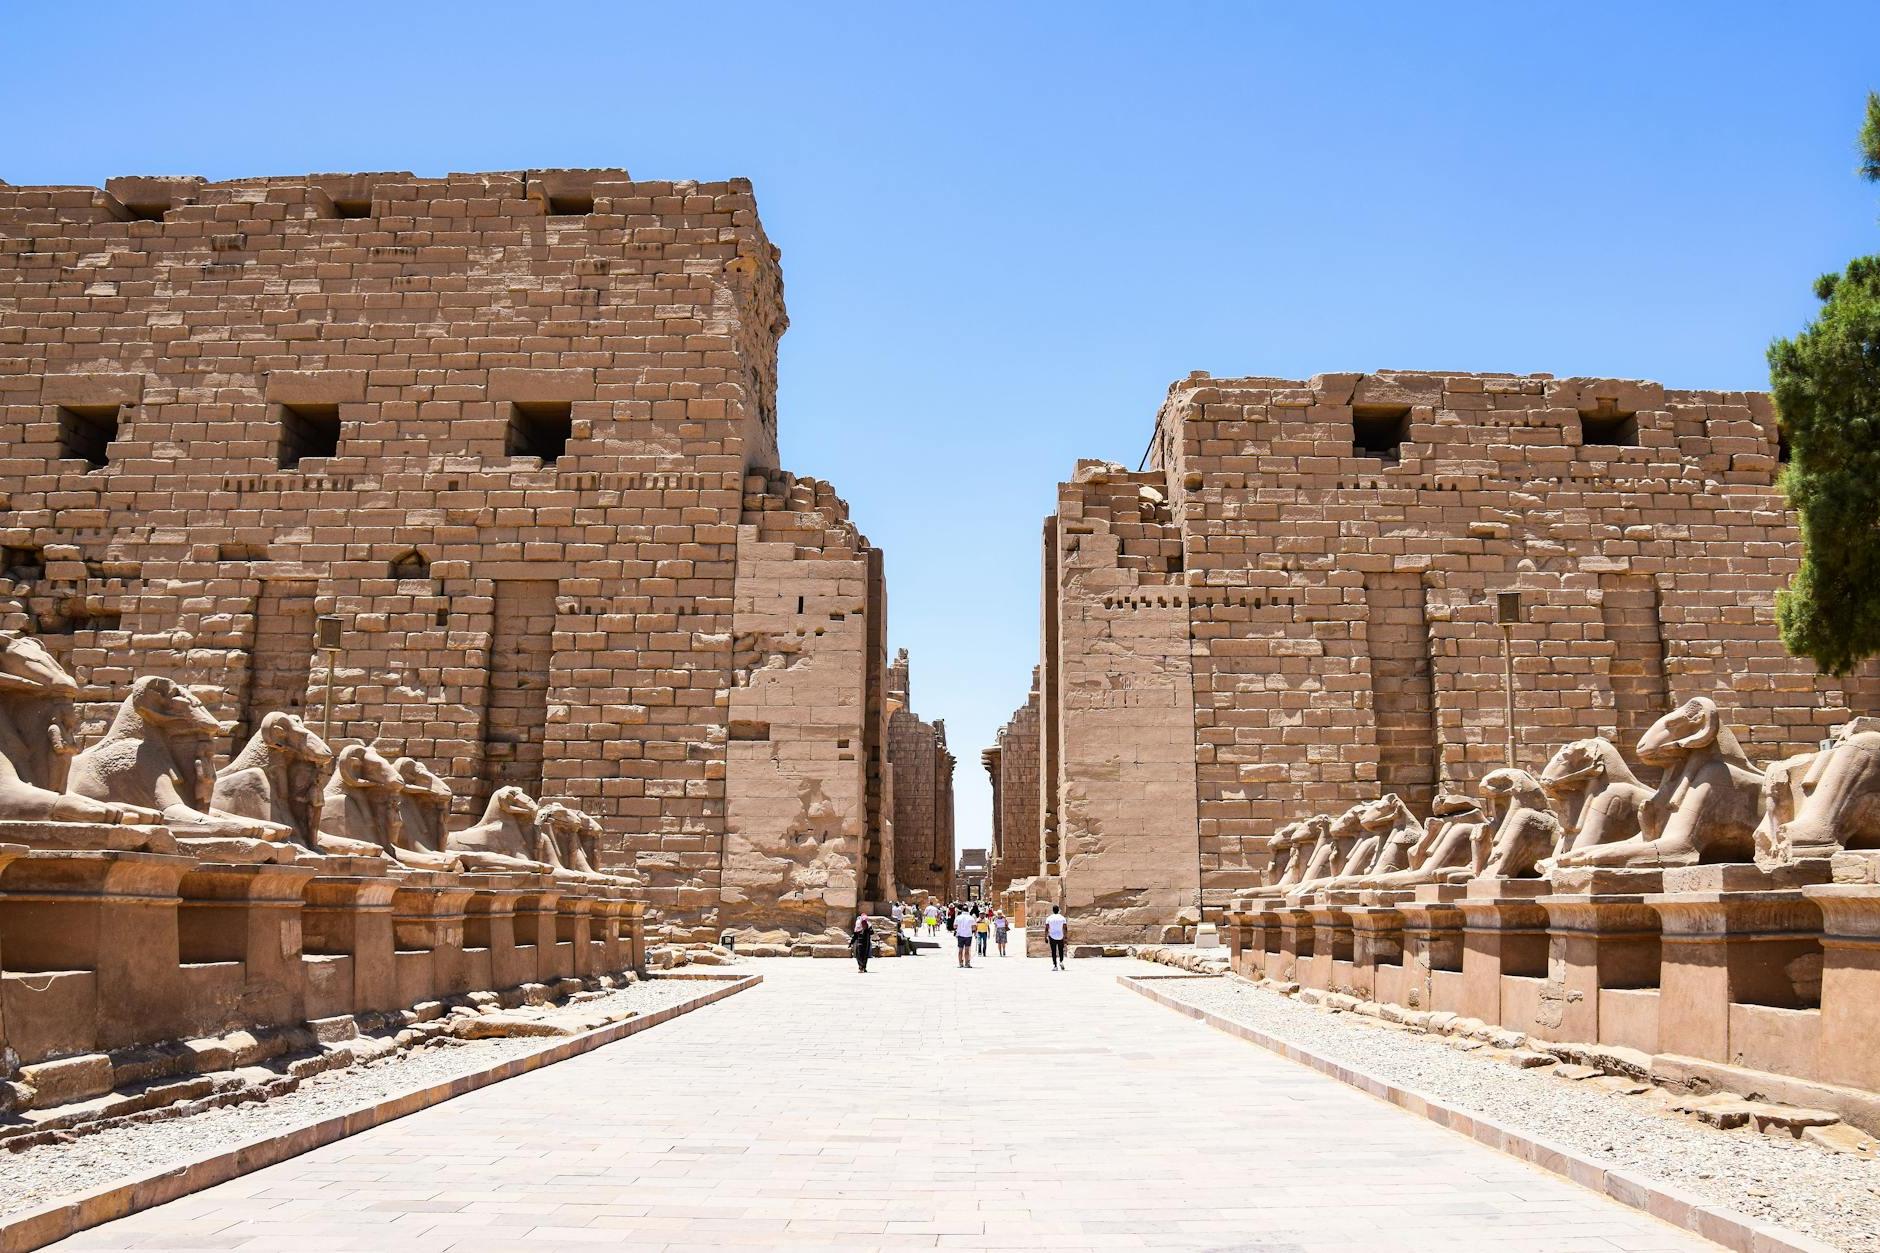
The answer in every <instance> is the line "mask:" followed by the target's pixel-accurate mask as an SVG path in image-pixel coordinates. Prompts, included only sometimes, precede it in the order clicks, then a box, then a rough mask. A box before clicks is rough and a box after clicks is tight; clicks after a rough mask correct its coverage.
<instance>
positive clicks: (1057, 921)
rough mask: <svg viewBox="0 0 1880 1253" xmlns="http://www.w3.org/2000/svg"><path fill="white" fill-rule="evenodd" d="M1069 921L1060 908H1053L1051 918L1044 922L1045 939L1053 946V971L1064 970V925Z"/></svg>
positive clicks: (1054, 906)
mask: <svg viewBox="0 0 1880 1253" xmlns="http://www.w3.org/2000/svg"><path fill="white" fill-rule="evenodd" d="M1067 921H1068V920H1067V919H1066V918H1065V917H1064V915H1063V914H1061V913H1059V912H1058V907H1057V906H1056V905H1053V906H1052V907H1051V916H1050V917H1049V918H1046V919H1045V920H1044V938H1045V939H1046V941H1048V942H1049V943H1050V945H1051V969H1053V970H1062V969H1064V925H1065V923H1066V922H1067Z"/></svg>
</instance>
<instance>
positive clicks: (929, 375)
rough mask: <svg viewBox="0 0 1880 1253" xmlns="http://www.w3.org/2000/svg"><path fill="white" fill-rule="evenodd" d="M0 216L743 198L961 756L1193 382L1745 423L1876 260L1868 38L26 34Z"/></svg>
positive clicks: (755, 11) (1149, 16) (1552, 28)
mask: <svg viewBox="0 0 1880 1253" xmlns="http://www.w3.org/2000/svg"><path fill="white" fill-rule="evenodd" d="M4 16H5V21H4V24H3V25H0V44H4V45H5V47H4V52H5V53H6V64H7V66H8V73H7V74H6V75H5V76H3V77H0V119H5V120H4V121H3V122H0V178H5V179H7V180H8V181H10V182H14V183H90V184H101V183H102V182H103V181H104V180H105V179H106V178H108V177H110V176H112V175H115V174H143V173H183V174H202V175H206V176H208V177H211V178H226V177H234V176H239V175H256V174H291V173H305V172H308V171H315V170H387V169H402V170H412V171H414V172H416V173H419V174H427V175H435V174H443V173H446V172H449V171H452V170H503V169H525V168H530V167H545V166H624V167H626V168H627V169H629V170H630V171H632V172H633V173H635V174H636V175H640V176H642V177H648V178H699V179H716V178H724V177H729V176H733V175H744V176H747V177H749V178H751V179H752V180H754V182H755V184H756V188H757V197H758V204H759V206H760V208H761V210H762V213H763V217H764V221H765V225H766V227H767V229H768V230H769V232H770V235H771V237H772V239H773V240H775V241H776V242H777V243H778V244H779V245H780V246H781V247H782V249H783V264H784V274H785V281H786V288H787V295H788V300H789V306H790V315H791V324H792V325H791V330H790V332H789V334H788V335H786V336H785V337H784V341H783V359H782V395H781V398H780V411H781V412H780V420H781V430H782V441H783V456H784V464H785V466H786V467H788V468H789V469H792V470H794V471H796V472H798V473H800V474H812V475H815V476H817V477H821V478H827V479H829V480H831V481H832V482H834V484H835V485H836V487H837V490H838V491H840V492H841V493H842V494H843V495H844V496H846V497H847V498H848V500H849V501H850V503H851V505H852V506H853V508H854V512H855V516H856V518H857V519H858V520H859V522H860V523H861V525H862V527H863V529H864V530H865V531H866V532H867V533H868V535H869V537H870V538H871V539H872V540H874V541H875V542H876V543H877V544H879V545H881V546H882V547H883V548H884V549H885V550H886V552H887V566H888V586H889V613H890V619H889V632H890V636H891V638H892V640H893V643H894V644H895V645H897V646H905V647H907V648H909V649H910V650H911V651H912V654H913V662H914V671H913V684H914V703H915V707H916V708H917V710H918V711H919V712H920V713H921V714H922V715H924V716H926V717H928V718H936V717H938V718H945V719H946V723H947V732H948V738H949V740H950V742H951V743H952V745H953V749H954V752H955V753H956V755H957V756H958V757H959V758H960V766H959V771H958V780H959V793H958V812H959V829H960V838H961V843H962V844H963V845H970V844H983V843H985V841H986V838H987V834H988V831H989V822H990V818H989V805H990V792H989V789H988V787H987V785H986V779H985V774H984V772H983V771H982V770H981V769H980V766H979V750H980V749H981V748H982V747H984V746H986V745H987V744H989V743H990V742H991V740H992V736H993V734H994V733H995V731H996V730H997V728H998V727H999V725H1000V724H1001V723H1003V721H1004V720H1005V718H1006V716H1007V715H1008V714H1009V713H1010V711H1011V710H1012V708H1013V707H1014V706H1015V705H1017V704H1018V703H1019V702H1020V701H1021V700H1022V699H1023V697H1024V694H1025V690H1026V686H1027V680H1028V677H1029V674H1030V670H1031V667H1032V665H1033V664H1034V663H1035V661H1036V657H1037V626H1036V619H1037V605H1038V595H1039V593H1038V535H1039V530H1038V528H1039V521H1040V519H1041V518H1042V516H1043V515H1044V514H1045V513H1046V511H1047V510H1049V509H1050V508H1051V506H1052V502H1053V499H1054V497H1053V491H1054V484H1055V483H1056V482H1057V481H1058V480H1059V479H1061V478H1065V477H1067V476H1068V475H1069V473H1070V470H1071V468H1072V465H1073V463H1074V461H1075V460H1076V459H1077V458H1078V457H1102V458H1107V459H1110V460H1115V461H1124V462H1128V463H1129V464H1130V465H1131V466H1134V465H1135V463H1136V461H1137V460H1138V458H1139V457H1140V456H1141V455H1142V451H1143V447H1144V445H1145V444H1146V443H1147V441H1148V438H1149V434H1150V422H1151V420H1152V418H1153V415H1154V413H1155V409H1156V406H1157V404H1158V402H1159V401H1160V399H1161V397H1162V395H1163V393H1164V391H1165V389H1166V388H1167V386H1168V384H1169V383H1170V382H1171V381H1172V380H1174V379H1177V378H1179V377H1181V376H1183V375H1185V374H1186V373H1188V372H1189V371H1190V370H1195V369H1205V370H1209V371H1212V372H1215V373H1220V374H1242V373H1257V374H1276V375H1291V376H1295V377H1306V376H1309V375H1312V374H1314V373H1318V372H1321V371H1330V370H1369V369H1380V368H1410V369H1468V370H1510V371H1523V372H1525V371H1532V370H1546V371H1551V372H1553V373H1556V374H1561V375H1570V374H1595V375H1615V376H1639V377H1644V378H1652V379H1658V380H1661V381H1663V382H1665V383H1667V384H1672V385H1676V386H1688V387H1699V386H1701V387H1723V388H1736V387H1757V386H1761V385H1762V384H1763V383H1764V382H1765V380H1766V373H1765V369H1764V364H1763V349H1764V347H1765V346H1766V344H1767V343H1768V341H1769V340H1770V339H1771V338H1772V337H1773V336H1775V335H1777V334H1781V333H1785V332H1787V331H1790V330H1793V329H1794V328H1796V327H1797V326H1799V325H1800V324H1801V323H1802V321H1803V320H1804V319H1805V318H1806V317H1807V316H1808V315H1809V313H1810V311H1811V309H1812V308H1813V306H1814V301H1813V299H1812V297H1811V296H1810V295H1809V290H1808V289H1809V284H1810V281H1811V280H1812V279H1813V278H1814V276H1815V275H1816V274H1818V273H1820V272H1822V271H1824V270H1829V269H1839V268H1840V267H1841V265H1842V264H1843V263H1844V262H1845V261H1846V259H1847V258H1848V257H1850V256H1853V255H1856V254H1858V253H1862V252H1870V251H1880V231H1877V229H1876V226H1875V217H1876V213H1877V212H1880V197H1876V196H1875V195H1874V194H1873V191H1872V189H1870V188H1868V187H1866V186H1865V185H1863V184H1861V183H1860V182H1859V181H1858V180H1857V179H1856V178H1854V176H1853V168H1854V163H1855V150H1854V133H1855V130H1856V127H1857V126H1858V123H1859V117H1860V110H1861V107H1862V100H1863V98H1864V97H1863V94H1864V93H1865V92H1866V91H1867V90H1868V89H1869V88H1880V4H1877V3H1874V0H1865V2H1864V3H1819V4H1809V3H1790V4H1774V3H1766V2H1765V3H1753V4H1748V3H1695V2H1690V3H1668V2H1663V0H1661V2H1659V3H1650V4H1639V3H1585V2H1579V3H1570V4H1569V3H1538V2H1537V3H1519V4H1508V3H1506V0H1502V2H1501V3H1492V4H1432V5H1412V4H1388V5H1387V4H1383V3H1363V2H1360V0H1354V2H1352V3H1344V4H1336V5H1332V4H1314V3H1298V2H1294V3H1288V4H1284V5H1280V4H1265V3H1253V2H1251V0H1249V2H1246V3H1176V2H1171V0H1161V2H1158V3H1139V4H1132V5H1124V4H1114V3H1094V2H1093V3H1080V4H1043V3H1038V4H1019V3H1005V4H968V3H960V2H958V0H951V2H948V3H935V4H926V5H918V6H917V5H914V4H881V3H873V4H834V3H794V4H791V3H771V4H743V3H729V2H723V0H721V2H720V3H716V4H712V5H708V6H707V5H688V4H675V3H666V4H658V5H638V4H625V3H616V4H586V5H583V4H574V3H558V4H537V5H522V4H506V5H494V4H492V5H487V6H483V5H478V4H473V3H464V2H459V3H450V4H436V5H418V4H407V3H374V4H355V3H346V2H345V0H324V2H323V3H318V4H266V3H249V4H242V5H221V4H214V5H212V4H189V3H181V2H178V3H167V4H149V3H141V4H134V5H120V4H115V3H99V2H91V3H84V4H46V5H27V4H18V5H12V6H8V7H7V8H6V9H5V10H4Z"/></svg>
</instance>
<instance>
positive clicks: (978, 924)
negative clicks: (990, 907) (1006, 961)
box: [973, 908, 992, 957]
mask: <svg viewBox="0 0 1880 1253" xmlns="http://www.w3.org/2000/svg"><path fill="white" fill-rule="evenodd" d="M973 939H974V940H975V941H976V942H977V943H978V945H979V955H980V956H981V957H984V956H985V955H986V945H987V944H988V943H989V942H990V941H991V939H992V913H991V911H987V912H985V913H981V912H980V911H979V910H978V909H977V908H975V909H974V910H973Z"/></svg>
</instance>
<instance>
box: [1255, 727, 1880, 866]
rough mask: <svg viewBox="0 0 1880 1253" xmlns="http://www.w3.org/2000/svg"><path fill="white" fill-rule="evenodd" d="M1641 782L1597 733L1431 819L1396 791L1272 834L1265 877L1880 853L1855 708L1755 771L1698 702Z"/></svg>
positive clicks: (1646, 754) (1874, 790)
mask: <svg viewBox="0 0 1880 1253" xmlns="http://www.w3.org/2000/svg"><path fill="white" fill-rule="evenodd" d="M1635 756H1636V757H1637V759H1638V760H1639V761H1640V762H1641V763H1642V764H1643V765H1645V766H1647V767H1654V768H1657V769H1658V770H1660V771H1661V772H1662V777H1661V778H1660V780H1659V781H1658V783H1656V784H1655V785H1652V784H1647V783H1644V782H1642V781H1641V780H1640V779H1639V778H1638V776H1637V775H1636V774H1635V773H1634V772H1633V770H1632V769H1631V767H1630V766H1628V765H1627V764H1626V760H1625V758H1624V756H1623V755H1621V753H1620V752H1619V750H1618V749H1617V748H1616V747H1615V746H1614V745H1613V744H1612V743H1611V742H1610V741H1609V740H1606V739H1602V738H1598V737H1594V738H1592V739H1583V740H1575V741H1573V742H1572V743H1570V744H1568V745H1566V746H1565V747H1563V748H1561V749H1560V751H1559V752H1557V753H1555V754H1554V755H1553V757H1552V759H1550V760H1549V761H1548V763H1547V765H1546V767H1545V768H1543V769H1542V770H1541V772H1540V774H1539V775H1538V776H1536V775H1534V774H1532V773H1530V772H1528V771H1526V770H1519V769H1511V768H1510V769H1500V770H1492V771H1490V772H1489V773H1488V775H1487V776H1486V777H1484V778H1483V780H1482V796H1481V798H1480V799H1479V800H1478V799H1477V798H1474V797H1470V796H1464V795H1461V794H1457V793H1443V794H1441V795H1438V796H1437V797H1436V799H1435V802H1434V804H1433V805H1432V807H1431V809H1432V812H1431V815H1430V817H1429V818H1428V820H1427V821H1425V820H1421V819H1419V818H1418V817H1417V816H1416V815H1415V814H1414V813H1412V812H1411V810H1410V807H1409V806H1408V805H1406V804H1405V803H1404V802H1403V800H1402V799H1401V798H1400V797H1398V796H1396V795H1394V794H1392V795H1386V796H1383V797H1380V798H1378V799H1376V800H1372V801H1367V802H1364V803H1362V804H1358V805H1353V806H1352V807H1351V808H1350V809H1347V810H1345V811H1344V812H1343V813H1342V814H1339V815H1337V816H1335V817H1334V816H1332V815H1330V814H1314V815H1312V816H1311V817H1309V818H1306V819H1304V820H1303V821H1299V822H1294V823H1290V824H1288V825H1286V826H1284V827H1281V828H1280V829H1279V831H1278V832H1276V833H1275V835H1274V838H1273V841H1272V843H1271V845H1270V846H1269V851H1270V853H1271V861H1270V862H1269V865H1268V869H1267V873H1266V886H1267V887H1269V888H1274V889H1278V890H1279V891H1281V892H1282V893H1283V894H1287V895H1303V894H1306V893H1310V892H1316V891H1321V890H1327V889H1333V890H1343V889H1362V888H1411V887H1416V886H1418V885H1421V884H1426V883H1460V882H1465V881H1467V880H1469V879H1474V878H1508V879H1521V878H1540V877H1551V875H1552V872H1553V871H1554V870H1556V869H1569V868H1573V867H1592V866H1604V867H1625V868H1638V869H1660V868H1666V867H1673V866H1689V865H1698V864H1706V863H1724V862H1755V863H1757V864H1758V865H1762V866H1765V867H1767V866H1775V865H1783V864H1787V863H1791V862H1794V861H1798V860H1802V859H1805V858H1814V857H1826V856H1829V855H1831V854H1834V853H1837V852H1841V851H1844V850H1864V849H1876V848H1880V720H1876V719H1871V718H1855V719H1853V720H1852V721H1850V722H1848V723H1847V724H1845V725H1844V726H1842V727H1841V728H1839V730H1838V731H1837V732H1836V734H1835V736H1834V737H1833V739H1832V740H1830V741H1829V742H1828V743H1826V744H1825V745H1824V746H1823V747H1822V748H1821V749H1820V750H1819V751H1816V752H1812V753H1803V754H1799V755H1797V756H1794V757H1788V758H1785V759H1783V760H1781V761H1778V762H1775V763H1773V764H1771V765H1769V766H1767V767H1764V768H1762V769H1758V768H1757V767H1756V766H1754V765H1752V764H1751V762H1750V760H1749V758H1748V757H1747V756H1746V755H1745V754H1744V752H1743V748H1742V746H1741V744H1739V743H1738V742H1737V739H1736V736H1735V735H1734V734H1732V733H1731V731H1730V728H1729V727H1728V726H1726V725H1725V724H1724V722H1723V720H1722V717H1721V715H1720V714H1719V713H1718V710H1717V706H1716V704H1715V702H1713V701H1711V700H1710V699H1708V698H1707V697H1701V696H1700V697H1697V698H1694V699H1692V700H1688V701H1686V702H1684V703H1683V704H1682V705H1680V706H1678V707H1677V708H1676V709H1673V710H1672V711H1671V712H1670V713H1667V714H1666V715H1665V716H1664V717H1662V718H1660V719H1659V720H1658V721H1657V722H1655V723H1653V724H1652V726H1651V728H1650V729H1649V730H1648V731H1646V732H1645V734H1644V735H1643V736H1641V737H1640V739H1639V742H1638V747H1637V749H1636V752H1635Z"/></svg>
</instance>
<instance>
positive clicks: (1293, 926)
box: [1266, 900, 1317, 984]
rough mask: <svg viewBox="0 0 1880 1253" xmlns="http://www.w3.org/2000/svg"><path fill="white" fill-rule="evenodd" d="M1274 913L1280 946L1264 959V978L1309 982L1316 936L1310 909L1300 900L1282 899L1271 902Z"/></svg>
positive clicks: (1285, 981) (1287, 981) (1289, 981)
mask: <svg viewBox="0 0 1880 1253" xmlns="http://www.w3.org/2000/svg"><path fill="white" fill-rule="evenodd" d="M1274 916H1275V921H1276V930H1277V932H1278V937H1279V938H1278V944H1279V948H1278V950H1277V951H1276V952H1275V953H1274V954H1273V957H1272V959H1271V960H1269V961H1268V962H1267V965H1266V975H1267V978H1269V979H1277V980H1279V981H1281V982H1282V983H1300V984H1304V983H1308V982H1309V981H1310V979H1311V975H1312V961H1313V949H1314V945H1315V943H1316V939H1317V937H1316V934H1315V932H1314V930H1313V926H1312V911H1311V910H1310V909H1308V908H1307V907H1306V905H1305V902H1304V901H1302V900H1281V901H1277V902H1275V903H1274Z"/></svg>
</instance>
